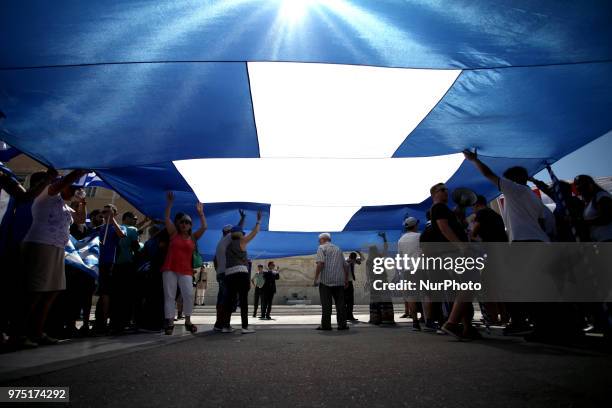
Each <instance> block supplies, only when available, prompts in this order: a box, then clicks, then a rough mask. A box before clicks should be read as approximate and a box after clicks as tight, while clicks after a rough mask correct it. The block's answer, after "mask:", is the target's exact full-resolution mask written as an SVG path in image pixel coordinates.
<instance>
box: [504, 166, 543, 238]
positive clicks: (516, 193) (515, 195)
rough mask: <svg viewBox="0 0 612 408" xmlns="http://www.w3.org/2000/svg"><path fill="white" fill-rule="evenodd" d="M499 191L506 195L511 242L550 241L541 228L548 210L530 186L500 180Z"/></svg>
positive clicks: (505, 214) (505, 204) (506, 212)
mask: <svg viewBox="0 0 612 408" xmlns="http://www.w3.org/2000/svg"><path fill="white" fill-rule="evenodd" d="M499 190H500V191H501V192H502V193H503V194H504V216H505V217H504V218H505V220H506V227H507V228H508V235H509V236H510V240H511V241H544V242H548V241H550V238H549V237H548V235H546V232H545V231H544V230H543V229H542V227H541V226H540V219H542V220H544V219H545V218H546V213H545V212H544V211H548V209H547V208H546V207H545V206H544V203H542V201H541V200H540V199H539V198H538V197H536V195H535V193H534V192H533V191H532V190H531V189H530V188H529V186H526V185H523V184H518V183H515V182H514V181H511V180H508V179H507V178H504V177H500V178H499Z"/></svg>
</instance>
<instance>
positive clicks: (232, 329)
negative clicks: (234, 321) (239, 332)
mask: <svg viewBox="0 0 612 408" xmlns="http://www.w3.org/2000/svg"><path fill="white" fill-rule="evenodd" d="M233 332H234V328H233V327H224V328H223V330H221V333H233Z"/></svg>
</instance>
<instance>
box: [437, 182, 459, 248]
mask: <svg viewBox="0 0 612 408" xmlns="http://www.w3.org/2000/svg"><path fill="white" fill-rule="evenodd" d="M431 191H432V199H433V205H432V206H431V227H432V236H431V241H432V242H450V241H460V242H467V235H466V234H465V230H464V229H463V226H462V225H461V223H460V222H459V220H458V219H457V216H456V215H455V213H454V212H453V211H451V209H450V208H448V205H447V203H448V188H447V187H446V186H445V185H444V184H442V183H440V184H436V185H435V186H433V187H432V188H431Z"/></svg>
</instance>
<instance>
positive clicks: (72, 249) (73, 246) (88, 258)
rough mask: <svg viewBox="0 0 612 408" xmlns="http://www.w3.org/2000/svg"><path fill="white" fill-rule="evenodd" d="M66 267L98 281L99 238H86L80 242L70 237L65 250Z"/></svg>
mask: <svg viewBox="0 0 612 408" xmlns="http://www.w3.org/2000/svg"><path fill="white" fill-rule="evenodd" d="M65 253H66V261H65V262H66V265H70V266H72V267H74V268H77V269H79V270H81V271H83V272H85V273H87V274H89V275H90V276H91V277H92V278H94V279H96V280H97V279H98V258H99V256H100V238H99V237H98V236H97V235H96V236H92V237H87V238H84V239H82V240H80V241H77V240H76V239H74V237H72V236H71V237H70V241H68V244H67V245H66V248H65Z"/></svg>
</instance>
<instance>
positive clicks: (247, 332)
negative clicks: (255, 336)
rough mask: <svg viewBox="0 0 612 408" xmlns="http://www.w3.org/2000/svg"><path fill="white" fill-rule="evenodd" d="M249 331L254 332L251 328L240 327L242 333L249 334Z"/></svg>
mask: <svg viewBox="0 0 612 408" xmlns="http://www.w3.org/2000/svg"><path fill="white" fill-rule="evenodd" d="M250 333H255V330H253V329H248V328H247V329H242V334H250Z"/></svg>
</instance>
